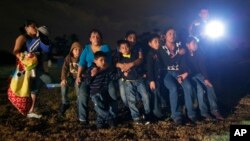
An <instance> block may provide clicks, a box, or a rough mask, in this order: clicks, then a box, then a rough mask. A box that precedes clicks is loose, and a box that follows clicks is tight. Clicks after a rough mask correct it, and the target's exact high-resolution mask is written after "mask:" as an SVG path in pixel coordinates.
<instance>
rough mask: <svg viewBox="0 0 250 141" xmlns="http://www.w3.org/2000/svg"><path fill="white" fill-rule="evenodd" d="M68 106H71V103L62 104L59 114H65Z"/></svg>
mask: <svg viewBox="0 0 250 141" xmlns="http://www.w3.org/2000/svg"><path fill="white" fill-rule="evenodd" d="M68 108H69V104H62V105H61V107H60V111H59V114H60V115H63V114H64V113H65V111H66V110H67V109H68Z"/></svg>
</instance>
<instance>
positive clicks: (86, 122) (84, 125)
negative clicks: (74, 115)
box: [80, 121, 89, 128]
mask: <svg viewBox="0 0 250 141" xmlns="http://www.w3.org/2000/svg"><path fill="white" fill-rule="evenodd" d="M80 126H81V127H83V128H89V122H88V121H80Z"/></svg>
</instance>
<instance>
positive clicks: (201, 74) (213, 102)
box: [185, 37, 224, 120]
mask: <svg viewBox="0 0 250 141" xmlns="http://www.w3.org/2000/svg"><path fill="white" fill-rule="evenodd" d="M186 46H187V49H188V53H187V54H186V56H185V57H186V58H185V59H186V60H187V63H188V66H189V68H190V77H191V78H192V79H193V80H194V81H195V82H196V85H195V86H196V88H197V97H198V103H199V109H200V112H201V116H203V117H204V118H205V119H206V120H211V119H212V117H211V116H210V114H209V111H208V106H207V105H206V102H205V100H204V99H205V95H204V90H205V91H206V96H207V98H208V102H209V107H210V111H211V113H212V115H214V116H215V118H216V119H217V120H224V118H223V117H222V116H221V114H220V112H219V110H218V106H217V98H216V94H215V92H214V88H213V85H212V84H211V82H210V81H209V79H208V74H207V71H206V67H205V60H204V58H203V55H201V53H200V52H199V51H198V50H197V49H198V45H197V40H196V38H194V37H189V38H188V39H187V42H186Z"/></svg>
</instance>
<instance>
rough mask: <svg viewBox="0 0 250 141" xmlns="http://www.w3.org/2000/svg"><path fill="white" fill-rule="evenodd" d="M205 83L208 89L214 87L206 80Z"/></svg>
mask: <svg viewBox="0 0 250 141" xmlns="http://www.w3.org/2000/svg"><path fill="white" fill-rule="evenodd" d="M204 83H205V85H206V86H208V87H213V85H212V84H211V83H210V82H209V80H207V79H206V80H204Z"/></svg>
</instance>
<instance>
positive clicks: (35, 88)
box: [27, 77, 42, 118]
mask: <svg viewBox="0 0 250 141" xmlns="http://www.w3.org/2000/svg"><path fill="white" fill-rule="evenodd" d="M40 81H41V80H40V79H39V77H35V78H31V82H30V84H31V85H30V89H31V100H32V103H31V107H30V110H29V113H28V114H27V117H28V118H41V117H42V115H38V114H36V113H35V105H36V102H37V94H38V93H39V86H40V83H41V82H40Z"/></svg>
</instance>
